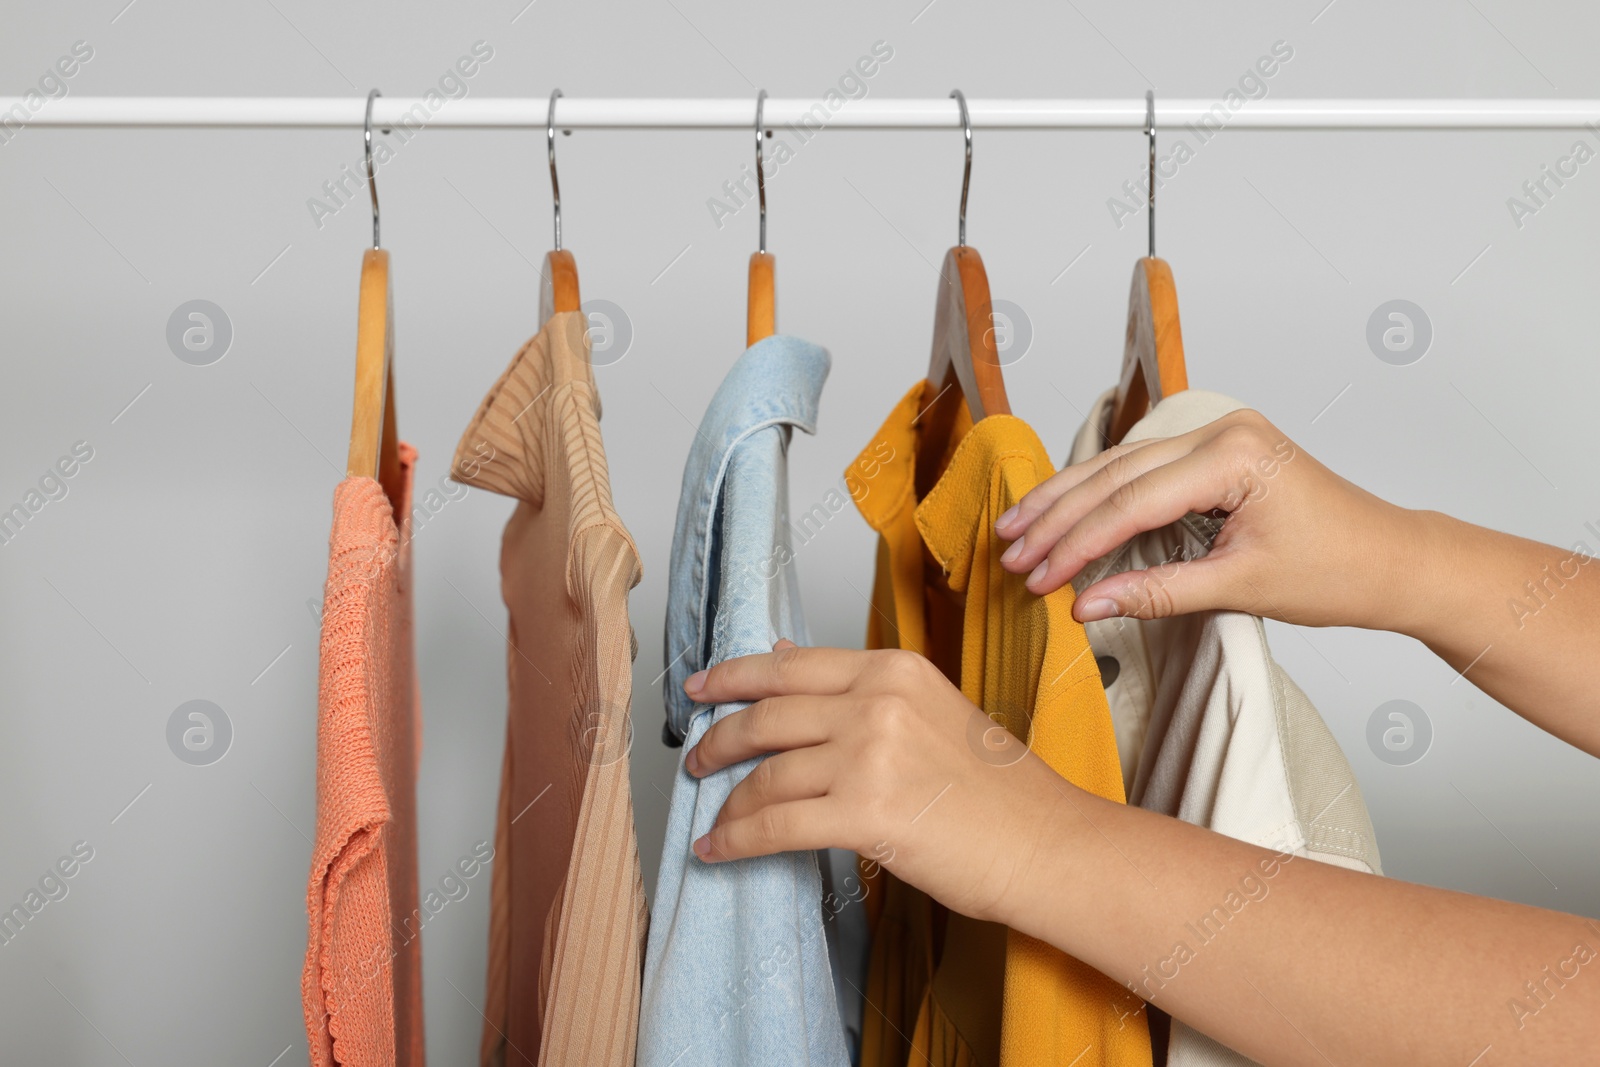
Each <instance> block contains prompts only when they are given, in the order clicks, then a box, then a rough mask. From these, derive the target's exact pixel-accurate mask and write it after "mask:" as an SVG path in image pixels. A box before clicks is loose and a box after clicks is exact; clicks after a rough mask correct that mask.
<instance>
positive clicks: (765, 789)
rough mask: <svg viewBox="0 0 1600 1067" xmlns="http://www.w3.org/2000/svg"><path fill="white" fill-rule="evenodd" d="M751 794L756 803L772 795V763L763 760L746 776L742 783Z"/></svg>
mask: <svg viewBox="0 0 1600 1067" xmlns="http://www.w3.org/2000/svg"><path fill="white" fill-rule="evenodd" d="M740 784H742V785H744V786H745V787H746V788H747V789H748V790H749V791H750V793H751V798H752V799H753V800H756V801H758V802H759V801H761V800H762V799H764V798H766V797H769V796H771V795H772V761H771V760H766V759H764V760H762V761H761V762H760V763H758V764H756V765H755V767H754V768H752V769H751V771H750V773H749V774H747V775H745V779H744V781H743V782H742V783H740Z"/></svg>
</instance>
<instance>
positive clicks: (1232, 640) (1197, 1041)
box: [1068, 389, 1381, 1067]
mask: <svg viewBox="0 0 1600 1067" xmlns="http://www.w3.org/2000/svg"><path fill="white" fill-rule="evenodd" d="M1114 393H1115V391H1114V390H1112V391H1108V392H1107V393H1105V394H1104V395H1103V396H1101V397H1100V399H1099V400H1098V401H1097V402H1096V404H1095V406H1094V408H1093V409H1092V410H1091V411H1090V413H1089V418H1088V419H1087V421H1086V422H1085V423H1084V426H1083V428H1082V429H1081V430H1079V432H1078V437H1077V440H1076V442H1075V443H1074V445H1073V449H1072V455H1071V456H1070V457H1069V459H1068V462H1069V463H1081V462H1083V461H1084V460H1087V459H1090V458H1092V457H1093V456H1095V455H1096V454H1098V453H1099V452H1100V451H1101V450H1102V448H1103V447H1104V441H1105V437H1104V434H1103V429H1104V427H1105V426H1106V424H1107V416H1108V415H1109V413H1110V410H1111V401H1112V397H1113V396H1114ZM1242 407H1244V405H1243V404H1241V403H1239V402H1238V401H1236V400H1232V399H1229V398H1228V397H1225V396H1222V395H1220V394H1217V393H1210V392H1206V391H1204V390H1199V389H1193V390H1188V391H1186V392H1182V393H1176V394H1174V395H1173V396H1170V397H1168V398H1167V399H1165V400H1163V401H1162V402H1161V403H1160V404H1158V405H1157V406H1156V407H1155V409H1154V410H1153V411H1151V412H1150V413H1149V414H1148V415H1146V416H1145V417H1144V418H1143V419H1141V420H1140V421H1139V422H1137V423H1135V424H1134V426H1133V428H1132V429H1131V430H1129V431H1128V434H1127V436H1126V437H1125V438H1124V440H1125V441H1127V442H1134V441H1142V440H1147V439H1149V438H1154V437H1172V436H1176V435H1178V434H1182V433H1187V432H1189V431H1190V430H1194V429H1198V428H1199V427H1201V426H1204V425H1205V424H1206V423H1208V422H1212V421H1214V420H1215V419H1218V418H1221V417H1222V416H1223V415H1225V414H1227V413H1228V412H1230V411H1234V410H1237V409H1239V408H1242ZM1288 462H1289V463H1293V459H1289V460H1288ZM1260 484H1261V485H1262V486H1263V487H1264V489H1265V491H1266V492H1270V491H1271V478H1270V476H1266V477H1263V478H1262V479H1261V482H1260ZM1253 491H1256V492H1259V491H1260V490H1253ZM1246 506H1248V505H1246ZM1220 527H1221V523H1220V521H1219V520H1217V519H1212V518H1207V517H1202V516H1199V515H1187V516H1185V517H1184V518H1183V519H1181V520H1179V521H1178V522H1175V523H1172V524H1171V525H1169V526H1165V527H1162V528H1161V529H1158V530H1151V531H1149V532H1147V533H1143V534H1140V535H1139V536H1137V537H1135V538H1133V539H1132V540H1130V541H1128V542H1127V543H1126V544H1124V545H1122V546H1121V547H1120V548H1118V549H1116V550H1115V551H1113V552H1111V553H1109V554H1107V555H1106V556H1103V557H1102V558H1100V559H1098V560H1095V561H1094V562H1093V563H1091V564H1089V566H1088V567H1086V568H1084V570H1083V572H1082V573H1081V574H1079V575H1078V577H1077V578H1076V579H1074V581H1073V585H1074V587H1075V588H1076V589H1077V590H1078V592H1079V593H1082V592H1083V590H1085V589H1086V588H1088V587H1089V585H1091V584H1092V583H1094V582H1097V581H1099V580H1100V579H1101V578H1104V577H1106V576H1107V575H1109V574H1120V573H1122V572H1123V571H1129V570H1141V569H1146V568H1150V567H1156V566H1159V565H1161V564H1163V563H1167V562H1169V561H1178V560H1182V559H1192V558H1196V557H1199V556H1203V555H1205V554H1206V552H1208V551H1209V550H1210V547H1211V541H1212V539H1213V538H1214V537H1215V536H1216V534H1217V531H1218V529H1220ZM1084 628H1085V630H1086V631H1087V632H1088V635H1089V645H1090V647H1091V648H1092V649H1093V650H1094V654H1095V657H1096V659H1097V660H1098V661H1099V662H1100V665H1101V677H1102V679H1103V681H1105V682H1106V697H1107V700H1108V702H1109V703H1110V705H1111V719H1112V726H1113V728H1114V730H1115V731H1116V735H1117V751H1118V755H1119V757H1120V759H1121V762H1122V768H1123V777H1124V781H1126V782H1127V785H1128V803H1130V804H1137V805H1139V806H1140V807H1142V808H1148V809H1150V810H1152V811H1159V812H1161V813H1163V814H1165V815H1172V816H1176V817H1177V818H1180V819H1182V820H1184V821H1185V822H1189V823H1194V824H1195V825H1197V826H1205V827H1209V828H1210V829H1212V830H1216V831H1217V832H1219V833H1224V834H1227V835H1228V836H1229V837H1234V838H1238V839H1239V840H1241V841H1248V842H1250V843H1251V844H1254V845H1260V846H1262V847H1265V848H1271V849H1276V850H1278V851H1282V852H1289V853H1293V854H1294V855H1295V856H1303V857H1307V858H1310V859H1312V860H1316V861H1319V862H1322V863H1332V864H1335V865H1337V866H1340V867H1348V868H1351V869H1353V870H1357V871H1367V872H1371V873H1381V868H1380V866H1379V860H1378V843H1377V841H1376V839H1375V837H1374V835H1373V830H1372V820H1371V819H1370V818H1369V817H1368V815H1367V808H1366V804H1365V803H1364V802H1363V801H1362V799H1361V788H1360V786H1358V785H1357V784H1356V778H1355V774H1354V772H1353V771H1351V769H1350V764H1349V762H1348V761H1347V760H1346V759H1345V756H1344V752H1343V751H1341V750H1340V748H1339V744H1338V742H1337V741H1335V740H1334V738H1333V735H1332V734H1331V733H1330V732H1329V730H1328V726H1327V724H1326V723H1325V722H1323V721H1322V716H1320V715H1319V714H1318V713H1317V709H1316V708H1315V707H1313V706H1312V704H1311V701H1310V700H1309V699H1307V698H1306V695H1305V693H1303V692H1302V691H1301V690H1300V687H1299V686H1297V685H1296V684H1295V683H1294V680H1293V679H1292V678H1290V677H1289V676H1288V674H1286V673H1285V672H1284V670H1283V668H1282V667H1280V666H1279V665H1278V663H1277V662H1276V661H1275V660H1274V659H1273V658H1272V653H1271V650H1270V649H1269V648H1268V647H1267V635H1266V630H1265V628H1264V627H1263V626H1262V622H1261V620H1260V619H1259V618H1257V617H1255V616H1254V615H1246V614H1243V613H1242V612H1237V611H1203V612H1195V613H1193V614H1189V615H1179V616H1174V617H1172V618H1168V619H1157V620H1152V621H1148V622H1143V621H1140V620H1137V619H1106V620H1103V621H1101V622H1091V623H1088V624H1087V625H1086V626H1085V627H1084ZM1290 862H1293V861H1292V860H1291V861H1290ZM1244 890H1245V891H1244V892H1242V893H1241V894H1240V895H1239V896H1238V898H1237V901H1235V902H1230V903H1237V908H1236V909H1235V908H1231V907H1230V908H1224V909H1222V911H1221V912H1219V913H1217V914H1214V915H1211V916H1207V917H1202V916H1195V917H1194V918H1195V922H1194V923H1191V924H1190V925H1191V927H1192V929H1191V930H1190V934H1191V936H1192V941H1193V943H1191V944H1189V947H1190V949H1191V950H1193V951H1196V952H1199V951H1203V949H1202V946H1203V945H1204V944H1205V943H1206V942H1207V941H1208V940H1209V939H1213V938H1215V937H1220V936H1224V935H1225V933H1226V927H1227V925H1229V924H1230V923H1233V922H1249V921H1250V910H1251V908H1257V907H1260V906H1261V905H1260V904H1259V903H1258V902H1255V901H1257V899H1258V898H1259V899H1262V900H1264V899H1267V897H1269V896H1270V893H1271V890H1272V887H1271V884H1270V881H1263V880H1259V879H1258V880H1257V881H1255V882H1252V883H1251V884H1250V885H1248V886H1246V887H1244ZM1178 980H1179V981H1181V980H1182V979H1181V978H1180V979H1178ZM1138 981H1143V982H1145V983H1147V985H1148V986H1149V987H1150V988H1148V989H1147V990H1144V991H1140V990H1136V992H1141V994H1144V993H1153V994H1154V995H1155V1000H1156V1002H1157V1003H1159V1002H1160V999H1161V998H1160V990H1159V988H1157V987H1158V986H1159V984H1160V983H1161V982H1162V981H1163V979H1162V977H1161V976H1160V975H1159V974H1155V975H1153V976H1152V975H1142V976H1140V978H1139V979H1136V982H1138ZM1158 1033H1159V1027H1158V1026H1157V1025H1156V1019H1152V1037H1155V1036H1157V1034H1158ZM1251 1062H1252V1061H1251V1060H1249V1059H1247V1058H1245V1057H1244V1056H1242V1055H1240V1054H1239V1053H1237V1052H1234V1051H1232V1050H1231V1049H1228V1048H1225V1047H1224V1046H1222V1045H1220V1044H1218V1043H1217V1042H1215V1041H1213V1040H1211V1039H1210V1038H1209V1037H1206V1036H1205V1035H1204V1034H1202V1033H1200V1032H1199V1031H1197V1030H1194V1029H1192V1028H1190V1027H1188V1026H1185V1025H1184V1024H1183V1023H1181V1022H1178V1021H1176V1020H1174V1021H1173V1022H1172V1031H1171V1038H1170V1041H1169V1042H1168V1057H1167V1063H1168V1065H1169V1067H1243V1065H1248V1064H1250V1063H1251Z"/></svg>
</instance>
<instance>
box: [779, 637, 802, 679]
mask: <svg viewBox="0 0 1600 1067" xmlns="http://www.w3.org/2000/svg"><path fill="white" fill-rule="evenodd" d="M800 659H801V650H800V646H798V645H794V646H792V647H790V648H780V649H776V650H774V651H773V653H772V670H773V673H774V674H776V675H777V676H778V678H779V680H788V679H790V678H793V677H794V676H795V675H796V674H797V673H798V672H799V670H800Z"/></svg>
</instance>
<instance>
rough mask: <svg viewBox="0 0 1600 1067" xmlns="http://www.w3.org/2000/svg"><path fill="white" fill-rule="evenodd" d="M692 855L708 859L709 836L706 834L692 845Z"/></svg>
mask: <svg viewBox="0 0 1600 1067" xmlns="http://www.w3.org/2000/svg"><path fill="white" fill-rule="evenodd" d="M694 854H695V855H696V856H699V857H700V858H701V859H708V858H709V857H710V856H711V835H710V834H706V835H705V836H704V837H701V838H700V839H699V840H697V841H696V842H695V843H694Z"/></svg>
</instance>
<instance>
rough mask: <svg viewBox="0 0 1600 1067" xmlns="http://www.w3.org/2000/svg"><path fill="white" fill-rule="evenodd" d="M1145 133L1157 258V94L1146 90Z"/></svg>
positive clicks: (1152, 247)
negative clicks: (1148, 144) (1148, 155)
mask: <svg viewBox="0 0 1600 1067" xmlns="http://www.w3.org/2000/svg"><path fill="white" fill-rule="evenodd" d="M1144 134H1145V136H1146V137H1148V138H1149V139H1150V194H1149V196H1150V219H1149V223H1150V258H1151V259H1155V258H1156V94H1155V92H1154V91H1153V90H1149V89H1147V90H1145V94H1144Z"/></svg>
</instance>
